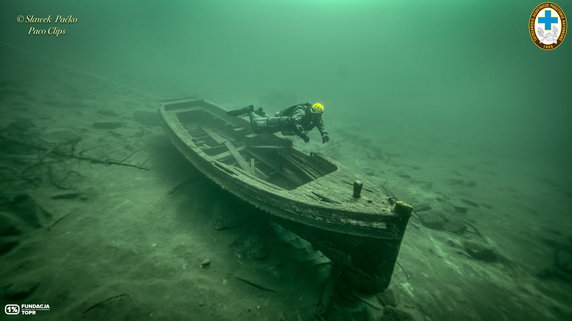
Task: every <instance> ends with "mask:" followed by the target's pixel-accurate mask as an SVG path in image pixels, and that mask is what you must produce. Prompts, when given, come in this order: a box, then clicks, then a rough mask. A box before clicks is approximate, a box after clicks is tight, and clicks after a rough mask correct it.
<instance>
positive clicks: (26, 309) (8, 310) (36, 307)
mask: <svg viewBox="0 0 572 321" xmlns="http://www.w3.org/2000/svg"><path fill="white" fill-rule="evenodd" d="M39 311H50V305H49V304H44V303H42V304H36V303H32V304H6V305H5V306H4V313H5V314H7V315H18V314H21V315H36V314H37V313H38V312H39Z"/></svg>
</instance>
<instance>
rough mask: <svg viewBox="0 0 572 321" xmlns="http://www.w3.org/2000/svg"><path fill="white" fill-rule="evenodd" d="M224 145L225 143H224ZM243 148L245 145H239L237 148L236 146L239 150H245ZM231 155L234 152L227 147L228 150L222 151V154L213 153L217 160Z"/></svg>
mask: <svg viewBox="0 0 572 321" xmlns="http://www.w3.org/2000/svg"><path fill="white" fill-rule="evenodd" d="M223 145H224V144H223ZM225 147H226V146H225ZM243 149H244V146H242V147H237V148H236V150H237V151H239V152H240V151H241V150H243ZM229 156H232V154H231V153H230V151H228V149H227V150H225V151H224V152H222V153H220V154H216V155H212V156H211V157H212V158H213V159H215V160H221V159H223V158H225V157H229Z"/></svg>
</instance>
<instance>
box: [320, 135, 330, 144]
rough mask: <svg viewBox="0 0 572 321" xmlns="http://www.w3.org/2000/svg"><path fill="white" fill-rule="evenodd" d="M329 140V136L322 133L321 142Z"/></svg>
mask: <svg viewBox="0 0 572 321" xmlns="http://www.w3.org/2000/svg"><path fill="white" fill-rule="evenodd" d="M329 141H330V136H328V134H324V135H322V144H325V143H327V142H329Z"/></svg>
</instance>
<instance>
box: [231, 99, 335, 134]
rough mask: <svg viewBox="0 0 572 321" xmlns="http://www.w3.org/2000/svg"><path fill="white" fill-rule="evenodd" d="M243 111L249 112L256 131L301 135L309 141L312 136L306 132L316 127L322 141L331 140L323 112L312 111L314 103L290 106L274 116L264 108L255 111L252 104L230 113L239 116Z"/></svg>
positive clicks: (253, 128)
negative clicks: (269, 114)
mask: <svg viewBox="0 0 572 321" xmlns="http://www.w3.org/2000/svg"><path fill="white" fill-rule="evenodd" d="M322 110H323V107H322ZM241 112H242V114H244V113H245V112H248V116H249V117H250V124H251V125H252V130H253V131H254V132H255V133H276V132H281V133H282V135H296V136H299V137H300V138H302V139H303V140H304V142H306V143H307V142H308V141H309V140H310V137H308V135H307V134H306V132H307V131H310V130H312V129H313V128H314V127H316V128H317V129H318V131H320V135H322V143H326V142H327V141H329V140H330V137H329V136H328V133H327V132H326V128H325V126H324V121H323V120H322V114H321V113H314V112H312V104H309V103H305V104H299V105H294V106H290V107H288V108H286V109H284V110H282V111H280V112H278V113H276V114H275V115H274V116H268V115H267V114H266V113H265V112H264V111H262V108H259V109H258V110H256V111H255V110H254V107H253V106H252V105H251V106H248V107H245V108H243V109H240V110H237V111H233V112H230V113H231V114H233V115H236V116H238V115H239V114H240V113H241Z"/></svg>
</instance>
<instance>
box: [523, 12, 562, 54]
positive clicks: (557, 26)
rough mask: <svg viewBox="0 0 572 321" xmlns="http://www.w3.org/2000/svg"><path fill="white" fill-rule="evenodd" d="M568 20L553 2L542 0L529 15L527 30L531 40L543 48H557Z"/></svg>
mask: <svg viewBox="0 0 572 321" xmlns="http://www.w3.org/2000/svg"><path fill="white" fill-rule="evenodd" d="M567 30H568V21H567V20H566V16H565V15H564V11H562V9H561V8H560V7H559V6H558V5H557V4H555V3H552V2H543V3H541V4H539V5H538V6H537V7H536V8H535V9H534V10H533V11H532V14H531V15H530V20H529V22H528V31H529V32H530V37H531V38H532V41H533V42H534V43H535V44H536V46H538V48H540V49H543V50H553V49H556V48H558V46H560V44H561V43H562V42H563V41H564V38H565V37H566V31H567Z"/></svg>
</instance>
